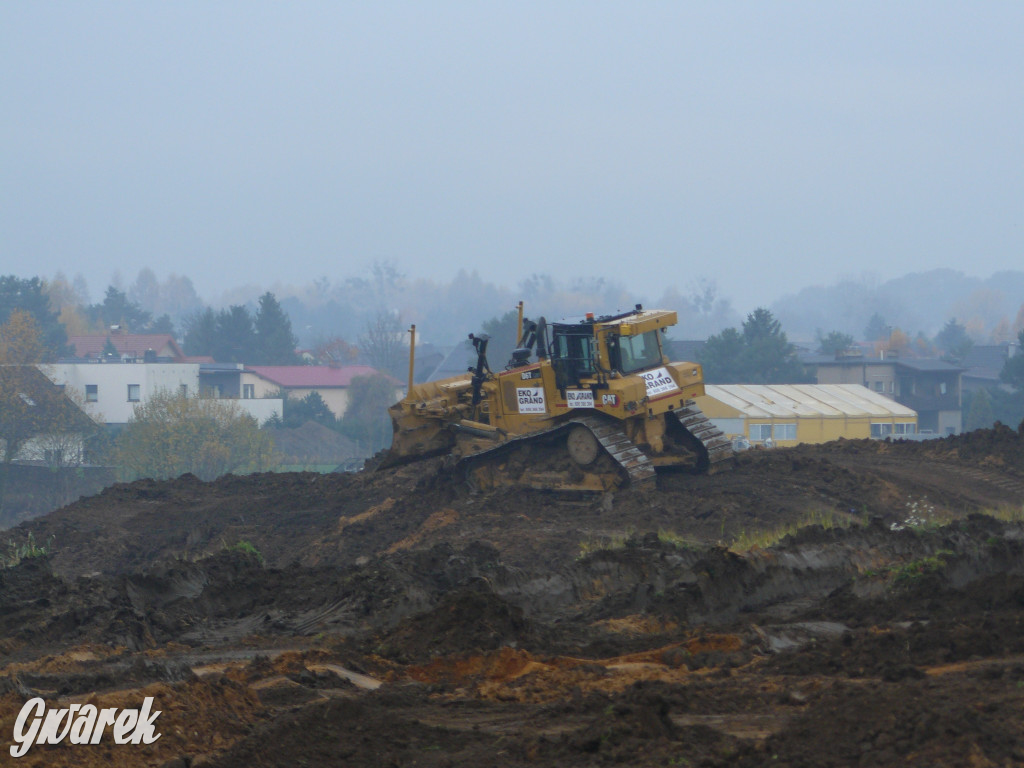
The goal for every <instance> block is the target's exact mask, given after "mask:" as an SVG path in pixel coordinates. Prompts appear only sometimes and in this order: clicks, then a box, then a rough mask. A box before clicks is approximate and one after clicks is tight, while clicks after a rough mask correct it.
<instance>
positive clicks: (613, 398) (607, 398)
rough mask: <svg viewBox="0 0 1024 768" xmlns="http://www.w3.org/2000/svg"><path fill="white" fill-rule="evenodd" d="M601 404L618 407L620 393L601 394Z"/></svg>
mask: <svg viewBox="0 0 1024 768" xmlns="http://www.w3.org/2000/svg"><path fill="white" fill-rule="evenodd" d="M601 405H604V406H607V407H609V408H617V407H618V405H619V396H618V395H601Z"/></svg>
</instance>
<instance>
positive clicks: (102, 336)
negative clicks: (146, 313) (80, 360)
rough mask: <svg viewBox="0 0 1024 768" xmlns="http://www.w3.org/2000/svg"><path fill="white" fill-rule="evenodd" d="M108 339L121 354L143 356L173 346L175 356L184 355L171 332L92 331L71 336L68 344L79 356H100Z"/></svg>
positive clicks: (180, 356) (172, 352)
mask: <svg viewBox="0 0 1024 768" xmlns="http://www.w3.org/2000/svg"><path fill="white" fill-rule="evenodd" d="M107 339H110V343H111V344H113V345H114V349H116V350H117V352H118V354H119V355H132V356H135V357H142V356H143V355H144V354H146V350H149V349H152V350H153V351H154V352H156V353H157V354H160V351H161V350H162V349H164V348H165V347H170V348H171V354H172V356H173V357H175V358H177V359H180V358H182V357H184V353H183V352H182V351H181V347H179V346H178V343H177V342H176V341H175V340H174V337H173V336H171V334H169V333H90V334H86V335H84V336H71V337H69V338H68V344H70V345H71V346H72V347H74V348H75V355H76V356H78V357H100V356H101V355H102V354H103V349H104V347H106V345H107Z"/></svg>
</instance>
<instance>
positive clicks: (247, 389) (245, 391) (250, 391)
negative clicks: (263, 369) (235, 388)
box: [242, 384, 256, 400]
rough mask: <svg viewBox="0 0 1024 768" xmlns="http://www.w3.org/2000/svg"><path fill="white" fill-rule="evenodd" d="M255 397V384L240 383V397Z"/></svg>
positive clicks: (246, 398)
mask: <svg viewBox="0 0 1024 768" xmlns="http://www.w3.org/2000/svg"><path fill="white" fill-rule="evenodd" d="M254 397H256V385H255V384H243V385H242V399H243V400H252V399H253V398H254Z"/></svg>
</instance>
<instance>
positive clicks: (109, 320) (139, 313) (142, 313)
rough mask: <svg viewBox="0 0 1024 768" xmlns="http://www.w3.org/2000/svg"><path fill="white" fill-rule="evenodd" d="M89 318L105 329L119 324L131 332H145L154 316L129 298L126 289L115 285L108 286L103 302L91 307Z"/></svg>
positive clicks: (88, 312)
mask: <svg viewBox="0 0 1024 768" xmlns="http://www.w3.org/2000/svg"><path fill="white" fill-rule="evenodd" d="M87 314H88V316H89V318H90V319H91V320H92V321H93V323H96V324H98V325H102V326H103V327H104V328H105V329H106V328H110V326H112V325H119V326H121V327H122V328H123V329H124V330H126V331H128V332H130V333H145V332H146V331H148V330H149V327H150V324H151V323H152V321H153V316H152V315H150V314H149V312H147V311H146V310H144V309H143V308H142V307H140V306H139V305H138V304H136V303H135V302H133V301H129V300H128V296H127V295H126V294H125V292H124V291H119V290H117V288H115V287H114V286H112V285H110V286H107V293H106V296H104V297H103V303H102V304H93V305H92V306H91V307H89V309H88V311H87Z"/></svg>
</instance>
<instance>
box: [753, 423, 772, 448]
mask: <svg viewBox="0 0 1024 768" xmlns="http://www.w3.org/2000/svg"><path fill="white" fill-rule="evenodd" d="M771 436H772V425H771V424H751V425H750V439H751V440H754V441H755V442H759V443H761V442H764V441H765V440H768V439H770V438H771Z"/></svg>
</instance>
